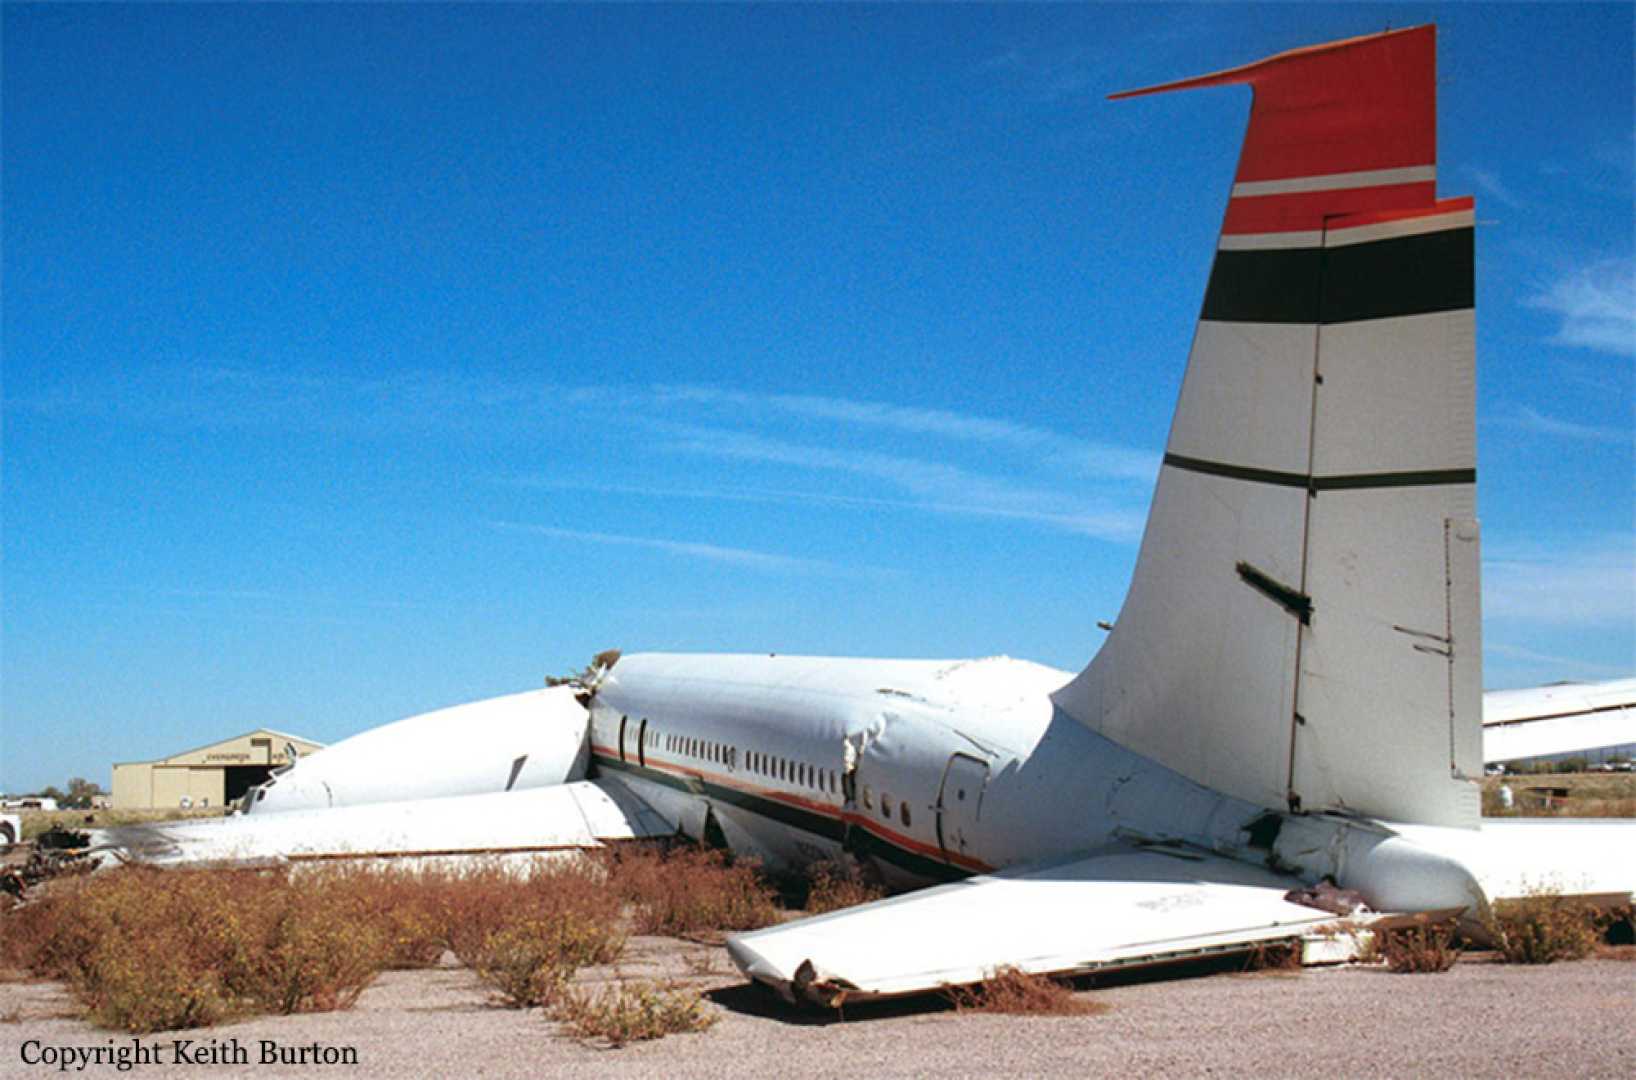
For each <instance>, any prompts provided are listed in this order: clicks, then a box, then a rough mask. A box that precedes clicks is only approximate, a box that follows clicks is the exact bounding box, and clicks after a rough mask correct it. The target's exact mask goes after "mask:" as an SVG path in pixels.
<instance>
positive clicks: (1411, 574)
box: [1055, 26, 1482, 826]
mask: <svg viewBox="0 0 1636 1080" xmlns="http://www.w3.org/2000/svg"><path fill="white" fill-rule="evenodd" d="M1435 42H1436V38H1435V28H1433V27H1430V26H1427V27H1419V28H1415V29H1410V30H1401V31H1393V32H1388V33H1384V34H1377V35H1372V36H1369V37H1364V38H1354V39H1351V40H1347V41H1341V42H1335V43H1332V44H1327V45H1319V46H1314V47H1312V48H1308V49H1300V50H1296V51H1293V52H1288V53H1283V54H1281V55H1279V56H1275V57H1272V58H1270V59H1268V60H1264V61H1261V62H1259V63H1256V64H1251V65H1248V66H1246V67H1242V68H1236V69H1233V70H1231V71H1225V72H1220V73H1217V74H1214V75H1207V76H1202V77H1200V78H1196V79H1188V80H1184V81H1182V82H1177V83H1170V84H1167V85H1165V86H1159V87H1153V88H1150V89H1147V90H1138V91H1131V92H1129V93H1127V94H1121V95H1115V96H1116V97H1128V96H1134V95H1136V94H1144V93H1153V92H1158V91H1162V90H1175V89H1186V88H1191V87H1204V86H1218V85H1227V84H1234V83H1247V84H1249V85H1250V86H1251V87H1252V88H1253V93H1254V103H1253V105H1252V109H1251V114H1250V124H1249V129H1248V132H1247V133H1246V135H1245V139H1244V148H1243V151H1242V153H1241V156H1240V159H1239V165H1238V172H1237V176H1236V177H1235V182H1234V185H1233V191H1232V198H1231V201H1230V202H1229V204H1228V208H1227V213H1226V219H1225V222H1224V224H1223V227H1222V235H1221V240H1220V244H1219V246H1218V250H1217V253H1216V258H1215V264H1214V267H1213V269H1212V271H1211V274H1210V283H1209V287H1208V289H1207V291H1206V294H1205V298H1204V306H1203V312H1202V315H1201V317H1200V321H1199V325H1198V329H1197V332H1196V335H1195V337H1194V341H1193V348H1192V353H1191V356H1190V357H1189V360H1188V365H1187V372H1186V376H1185V378H1184V380H1183V383H1182V389H1181V396H1180V400H1179V402H1178V404H1177V408H1176V415H1175V419H1174V421H1173V423H1172V427H1171V431H1170V439H1169V443H1168V445H1167V447H1166V453H1165V457H1164V465H1163V468H1162V469H1161V472H1160V476H1159V482H1158V488H1157V491H1156V493H1155V495H1154V500H1153V507H1152V511H1151V514H1150V517H1149V519H1148V524H1147V530H1146V533H1145V535H1144V536H1143V539H1142V547H1141V551H1140V554H1139V556H1138V559H1137V564H1136V570H1135V574H1134V578H1133V581H1132V584H1131V588H1130V592H1129V594H1128V595H1127V597H1126V600H1125V604H1124V607H1123V609H1122V610H1121V612H1120V614H1119V619H1118V622H1117V623H1116V624H1115V626H1114V628H1113V630H1112V632H1111V633H1110V635H1109V637H1108V639H1107V641H1106V642H1105V644H1104V645H1103V648H1102V650H1101V651H1100V652H1099V653H1098V654H1097V656H1096V657H1095V658H1094V659H1093V660H1092V661H1091V663H1090V665H1089V666H1088V667H1087V668H1086V669H1085V670H1084V671H1083V672H1082V673H1081V674H1080V675H1079V676H1077V677H1076V678H1075V679H1074V680H1072V681H1071V682H1070V683H1068V685H1066V686H1065V687H1063V689H1062V690H1060V691H1058V693H1057V694H1056V695H1055V700H1056V703H1057V705H1058V706H1059V707H1060V708H1061V709H1062V710H1063V711H1064V712H1066V713H1068V714H1069V715H1071V716H1073V717H1074V718H1076V719H1077V720H1079V721H1080V722H1082V723H1084V724H1086V725H1088V726H1090V727H1092V728H1094V729H1096V730H1098V731H1100V732H1101V733H1103V734H1105V735H1107V736H1108V737H1110V738H1112V739H1114V740H1115V741H1117V742H1119V743H1121V744H1123V745H1125V746H1127V747H1129V748H1130V749H1132V750H1135V751H1137V752H1139V753H1142V754H1145V755H1147V756H1149V757H1151V758H1153V759H1155V760H1157V761H1159V762H1161V763H1163V764H1165V765H1167V766H1169V767H1171V768H1173V769H1176V770H1177V771H1179V772H1181V773H1183V774H1185V775H1187V776H1189V777H1191V778H1192V779H1194V780H1197V781H1199V782H1200V783H1204V784H1207V785H1209V786H1211V787H1213V788H1215V789H1217V790H1220V791H1224V792H1226V793H1228V794H1232V795H1236V796H1238V797H1240V798H1244V799H1248V800H1251V801H1254V802H1257V803H1260V804H1261V805H1264V806H1269V807H1277V808H1281V809H1282V808H1288V809H1291V810H1306V811H1320V810H1332V811H1337V812H1345V813H1357V814H1363V815H1367V816H1371V817H1380V818H1387V819H1391V820H1396V821H1406V822H1419V823H1426V824H1437V825H1463V826H1475V825H1476V824H1478V818H1479V813H1480V811H1479V804H1478V792H1477V785H1476V784H1475V783H1474V782H1472V779H1471V778H1473V777H1477V776H1480V775H1481V765H1482V762H1481V681H1482V667H1481V664H1482V661H1481V640H1480V630H1479V606H1478V605H1479V592H1478V529H1477V523H1476V521H1475V486H1476V467H1475V466H1476V446H1475V442H1476V440H1475V432H1474V412H1475V408H1474V397H1475V390H1474V386H1475V375H1474V348H1473V299H1474V297H1473V294H1474V285H1473V267H1472V251H1473V249H1472V230H1473V204H1472V200H1471V199H1469V198H1464V199H1448V200H1439V199H1438V198H1437V195H1436V98H1435V93H1436V76H1435Z"/></svg>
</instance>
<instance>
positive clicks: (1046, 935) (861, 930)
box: [727, 847, 1336, 1006]
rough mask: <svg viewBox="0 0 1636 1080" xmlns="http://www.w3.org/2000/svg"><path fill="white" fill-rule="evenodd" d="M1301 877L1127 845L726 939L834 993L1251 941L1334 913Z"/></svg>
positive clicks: (1285, 933)
mask: <svg viewBox="0 0 1636 1080" xmlns="http://www.w3.org/2000/svg"><path fill="white" fill-rule="evenodd" d="M1301 885H1302V883H1301V882H1300V881H1298V880H1296V879H1295V878H1293V877H1286V876H1282V875H1278V874H1274V873H1272V872H1270V871H1268V870H1264V869H1261V868H1259V867H1255V866H1251V865H1249V864H1246V863H1238V862H1233V861H1231V860H1228V859H1222V858H1218V857H1215V856H1207V855H1203V854H1193V853H1191V852H1181V851H1177V852H1171V851H1168V850H1166V851H1159V850H1154V849H1136V848H1128V847H1122V848H1118V849H1114V850H1108V851H1103V852H1099V853H1097V854H1094V855H1090V856H1087V857H1081V858H1077V859H1072V860H1068V861H1063V862H1055V863H1050V864H1034V865H1032V866H1028V867H1022V868H1017V869H1013V870H1008V871H1003V872H1001V873H997V874H992V875H983V876H979V877H973V878H967V879H966V880H964V881H960V882H956V883H954V884H950V885H942V886H938V887H936V888H931V889H925V890H922V891H920V892H916V893H910V894H908V895H906V896H901V897H896V898H893V899H888V900H881V901H877V902H876V903H873V904H866V905H864V906H862V907H857V908H852V909H849V910H847V911H841V912H836V913H834V914H831V915H821V916H818V917H817V918H812V919H803V920H801V921H799V922H793V923H788V924H785V925H783V926H777V927H772V928H770V929H766V930H757V931H754V932H751V933H747V934H738V935H735V936H733V937H730V938H728V941H727V951H728V953H729V954H730V955H731V956H732V957H733V961H734V963H736V964H737V965H738V966H739V968H740V969H741V970H742V971H743V972H744V973H745V974H746V975H748V976H750V977H751V978H753V979H755V980H757V981H759V982H762V983H766V984H767V985H769V986H771V987H773V988H774V989H775V990H777V991H778V992H779V993H781V994H783V995H784V996H785V997H787V998H789V999H791V1000H797V999H799V1000H805V1001H808V1002H811V1003H814V1004H819V1005H825V1006H834V1005H839V1004H840V1003H841V1002H843V1001H845V1000H847V999H851V998H858V997H875V996H888V995H897V994H913V993H919V992H923V991H928V990H936V989H937V988H939V987H942V986H949V985H960V984H963V983H972V982H977V981H979V980H981V979H984V978H987V977H989V976H990V975H992V974H993V973H994V972H995V971H996V970H998V969H1000V968H1004V967H1014V968H1017V969H1019V970H1022V971H1025V972H1029V973H1034V974H1043V973H1084V972H1091V971H1098V970H1106V969H1112V968H1121V967H1136V966H1141V965H1144V964H1152V963H1162V962H1165V961H1168V960H1180V959H1186V958H1190V957H1197V956H1207V955H1210V954H1213V953H1229V952H1239V951H1244V950H1247V949H1249V948H1251V947H1253V946H1255V945H1256V944H1258V943H1263V942H1270V941H1279V940H1286V939H1290V938H1295V937H1298V936H1300V934H1301V933H1302V932H1303V931H1305V930H1308V929H1310V928H1312V927H1314V926H1317V925H1319V924H1323V923H1333V922H1335V920H1336V916H1335V915H1333V914H1331V913H1329V912H1325V911H1319V910H1316V909H1314V908H1310V907H1303V906H1301V905H1299V904H1294V903H1291V902H1289V901H1288V900H1286V899H1284V897H1285V895H1286V894H1287V893H1288V892H1289V891H1290V890H1292V889H1298V888H1300V887H1301Z"/></svg>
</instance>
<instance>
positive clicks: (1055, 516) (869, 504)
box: [501, 476, 1142, 542]
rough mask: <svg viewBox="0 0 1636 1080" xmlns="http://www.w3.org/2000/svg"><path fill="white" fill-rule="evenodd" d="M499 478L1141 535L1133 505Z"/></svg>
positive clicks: (560, 487) (558, 487)
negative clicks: (1048, 505)
mask: <svg viewBox="0 0 1636 1080" xmlns="http://www.w3.org/2000/svg"><path fill="white" fill-rule="evenodd" d="M501 482H503V483H508V484H515V485H519V486H522V487H530V488H541V489H545V490H551V491H588V492H596V493H598V494H612V495H632V496H637V497H641V498H655V499H704V500H711V501H715V502H748V503H772V504H783V505H802V504H804V505H812V506H840V507H851V508H855V509H864V510H895V511H904V512H908V513H933V514H949V515H954V516H962V517H989V518H1003V519H1011V520H1017V521H1031V522H1035V523H1037V524H1042V525H1049V526H1053V527H1055V528H1059V529H1064V530H1066V531H1068V532H1073V533H1079V534H1082V535H1085V536H1092V537H1096V538H1098V539H1102V540H1111V541H1116V542H1125V541H1131V540H1134V539H1136V538H1137V537H1138V536H1140V535H1141V529H1142V516H1141V513H1140V511H1138V510H1134V509H1133V510H1116V509H1109V510H1103V511H1095V510H1080V511H1077V512H1073V511H1065V512H1060V513H1055V512H1049V511H1042V510H1041V511H1034V510H1020V509H1007V508H1002V507H994V506H980V505H975V504H971V503H949V502H936V501H930V500H925V499H893V498H887V497H885V496H880V495H840V494H833V493H828V492H816V491H786V490H777V489H771V488H681V487H654V486H649V485H643V484H614V483H602V482H599V481H588V480H563V479H560V478H557V477H545V476H516V477H507V478H504V479H503V480H502V481H501Z"/></svg>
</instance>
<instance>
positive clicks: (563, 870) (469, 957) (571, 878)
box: [437, 859, 623, 969]
mask: <svg viewBox="0 0 1636 1080" xmlns="http://www.w3.org/2000/svg"><path fill="white" fill-rule="evenodd" d="M437 910H438V918H440V921H442V925H443V933H445V939H447V943H448V947H450V949H453V952H455V956H456V957H458V959H460V962H461V964H465V965H466V967H471V969H476V967H478V964H479V959H481V954H483V947H484V943H486V941H488V939H489V938H491V936H492V934H496V933H499V931H501V929H506V928H509V926H517V925H520V923H528V921H553V920H560V918H573V920H576V921H578V923H596V925H600V926H604V928H605V933H607V934H610V936H615V938H617V934H615V923H617V910H615V905H613V903H612V902H610V895H609V885H607V880H605V872H604V869H602V867H600V866H599V864H594V862H591V861H586V859H558V861H542V862H537V864H533V866H532V867H528V869H527V871H522V872H519V871H515V869H509V867H504V866H486V867H478V869H473V871H466V872H461V874H450V875H447V877H445V879H443V880H442V884H440V885H438V900H437ZM622 944H623V941H620V946H622ZM613 954H615V956H617V954H618V949H617V947H615V949H613Z"/></svg>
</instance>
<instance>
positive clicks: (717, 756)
mask: <svg viewBox="0 0 1636 1080" xmlns="http://www.w3.org/2000/svg"><path fill="white" fill-rule="evenodd" d="M644 734H645V737H646V739H647V742H648V743H649V744H650V745H652V744H655V743H658V742H660V741H661V739H662V741H663V743H664V747H665V749H666V750H668V751H670V752H671V753H676V754H688V755H691V756H692V757H696V758H702V759H704V760H706V761H712V762H715V763H716V764H718V765H725V766H727V767H728V768H729V769H736V768H738V759H739V754H738V748H737V747H734V746H726V745H724V744H722V743H718V742H712V741H710V740H709V739H698V738H694V737H693V736H690V735H664V736H661V735H660V734H659V732H658V731H656V730H654V729H652V728H648V729H646V730H645V733H644ZM744 764H745V766H746V767H747V768H748V769H749V770H750V771H751V772H753V773H759V774H760V775H762V776H765V777H768V778H770V779H773V780H780V781H783V782H784V783H787V784H797V785H800V786H802V787H809V788H815V789H817V790H818V791H823V792H827V793H829V794H831V795H835V794H838V793H839V792H840V787H841V784H840V779H839V777H838V776H837V775H836V773H835V771H834V770H832V769H820V768H818V767H817V766H814V765H808V764H807V763H806V762H804V761H791V760H789V759H788V758H782V757H779V756H778V755H777V754H767V753H763V752H761V751H759V750H749V751H746V752H745V754H744ZM863 805H864V809H866V810H873V809H875V795H874V792H872V791H870V790H869V785H868V784H865V785H864V788H863ZM892 806H893V803H892V796H891V795H889V794H888V793H886V792H884V791H883V792H881V793H880V816H881V817H883V818H885V819H886V820H887V821H891V820H892ZM897 810H898V819H899V820H900V821H902V822H903V827H904V828H908V827H909V826H910V824H911V823H912V821H913V815H912V814H911V813H910V811H909V803H908V801H907V800H905V801H903V802H900V803H897Z"/></svg>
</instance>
